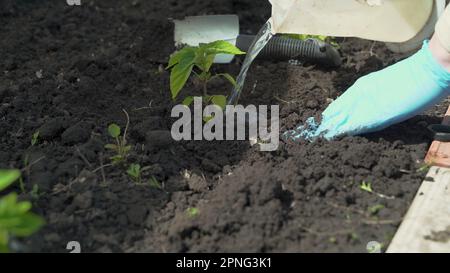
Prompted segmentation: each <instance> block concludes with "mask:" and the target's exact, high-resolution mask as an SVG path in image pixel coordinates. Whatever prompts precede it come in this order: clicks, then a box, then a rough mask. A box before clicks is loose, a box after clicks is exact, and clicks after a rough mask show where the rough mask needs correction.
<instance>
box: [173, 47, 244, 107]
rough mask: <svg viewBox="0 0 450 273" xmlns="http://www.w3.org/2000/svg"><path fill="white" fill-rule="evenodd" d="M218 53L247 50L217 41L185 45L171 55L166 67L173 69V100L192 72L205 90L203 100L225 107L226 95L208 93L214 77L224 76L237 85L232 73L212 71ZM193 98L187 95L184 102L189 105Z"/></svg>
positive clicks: (197, 82) (196, 82) (239, 53)
mask: <svg viewBox="0 0 450 273" xmlns="http://www.w3.org/2000/svg"><path fill="white" fill-rule="evenodd" d="M217 54H231V55H242V54H245V52H242V51H241V50H239V49H238V48H237V47H235V46H234V45H232V44H230V43H228V42H226V41H215V42H212V43H208V44H201V45H199V46H195V47H192V46H187V47H184V48H183V49H181V50H179V51H178V52H175V53H174V54H173V55H172V56H171V57H170V60H169V65H168V66H167V68H166V69H170V70H171V74H170V91H171V94H172V99H173V100H175V99H176V98H177V97H178V95H179V93H180V91H181V90H182V89H183V87H184V86H185V84H186V82H187V81H188V79H189V78H190V77H191V74H194V75H195V80H194V83H195V84H196V85H197V86H199V87H201V89H202V91H203V101H206V103H210V102H212V103H213V104H215V105H217V106H219V107H221V108H222V109H224V108H225V105H226V97H225V96H223V95H212V96H210V95H208V83H209V82H210V81H211V80H212V79H214V78H217V77H223V78H225V79H227V80H228V81H229V82H230V83H231V84H232V85H233V86H235V85H236V81H235V79H234V78H233V77H232V76H231V75H230V74H227V73H220V74H215V75H213V74H212V73H211V71H210V70H211V66H212V64H213V62H214V59H215V57H216V55H217ZM193 100H194V98H193V97H192V96H189V97H186V98H184V100H183V104H184V105H187V106H189V105H190V104H191V103H192V102H193Z"/></svg>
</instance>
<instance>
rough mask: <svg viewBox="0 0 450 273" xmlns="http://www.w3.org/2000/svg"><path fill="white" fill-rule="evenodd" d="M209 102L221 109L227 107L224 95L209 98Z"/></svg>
mask: <svg viewBox="0 0 450 273" xmlns="http://www.w3.org/2000/svg"><path fill="white" fill-rule="evenodd" d="M211 102H212V103H213V104H215V105H217V106H219V107H220V108H222V109H225V107H226V106H227V97H225V96H224V95H214V96H211Z"/></svg>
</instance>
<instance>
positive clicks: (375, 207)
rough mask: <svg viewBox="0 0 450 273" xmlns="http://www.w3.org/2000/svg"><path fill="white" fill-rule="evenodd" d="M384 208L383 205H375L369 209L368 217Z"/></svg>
mask: <svg viewBox="0 0 450 273" xmlns="http://www.w3.org/2000/svg"><path fill="white" fill-rule="evenodd" d="M384 208H385V207H384V206H383V205H381V204H377V205H373V206H371V207H369V209H368V211H369V213H370V215H377V214H378V213H379V212H380V211H381V210H382V209H384Z"/></svg>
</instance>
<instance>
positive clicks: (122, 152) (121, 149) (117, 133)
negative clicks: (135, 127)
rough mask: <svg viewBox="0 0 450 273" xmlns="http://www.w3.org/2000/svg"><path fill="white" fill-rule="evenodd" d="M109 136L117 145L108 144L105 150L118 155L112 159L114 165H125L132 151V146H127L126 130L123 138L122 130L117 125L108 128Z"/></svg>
mask: <svg viewBox="0 0 450 273" xmlns="http://www.w3.org/2000/svg"><path fill="white" fill-rule="evenodd" d="M108 133H109V135H110V136H111V137H112V138H114V139H115V141H116V143H115V144H106V145H105V148H106V149H108V150H112V151H114V152H115V153H116V154H115V155H114V156H112V157H110V159H111V161H112V163H113V164H119V163H123V162H124V161H125V160H126V159H127V157H128V153H129V152H130V150H131V145H127V139H126V130H125V132H124V134H123V135H122V136H121V129H120V127H119V126H118V125H117V124H114V123H113V124H111V125H109V126H108Z"/></svg>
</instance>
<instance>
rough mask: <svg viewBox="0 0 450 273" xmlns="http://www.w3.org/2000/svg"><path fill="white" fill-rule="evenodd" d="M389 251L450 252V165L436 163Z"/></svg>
mask: <svg viewBox="0 0 450 273" xmlns="http://www.w3.org/2000/svg"><path fill="white" fill-rule="evenodd" d="M387 252H388V253H441V252H444V253H450V168H442V167H432V168H431V169H430V171H429V173H428V175H427V178H426V179H425V181H424V182H423V183H422V185H421V187H420V189H419V191H418V193H417V195H416V197H415V199H414V201H413V203H412V205H411V207H410V208H409V211H408V213H407V214H406V216H405V218H404V220H403V222H402V224H401V226H400V228H399V229H398V231H397V233H396V234H395V236H394V239H393V240H392V242H391V244H390V246H389V248H388V250H387Z"/></svg>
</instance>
